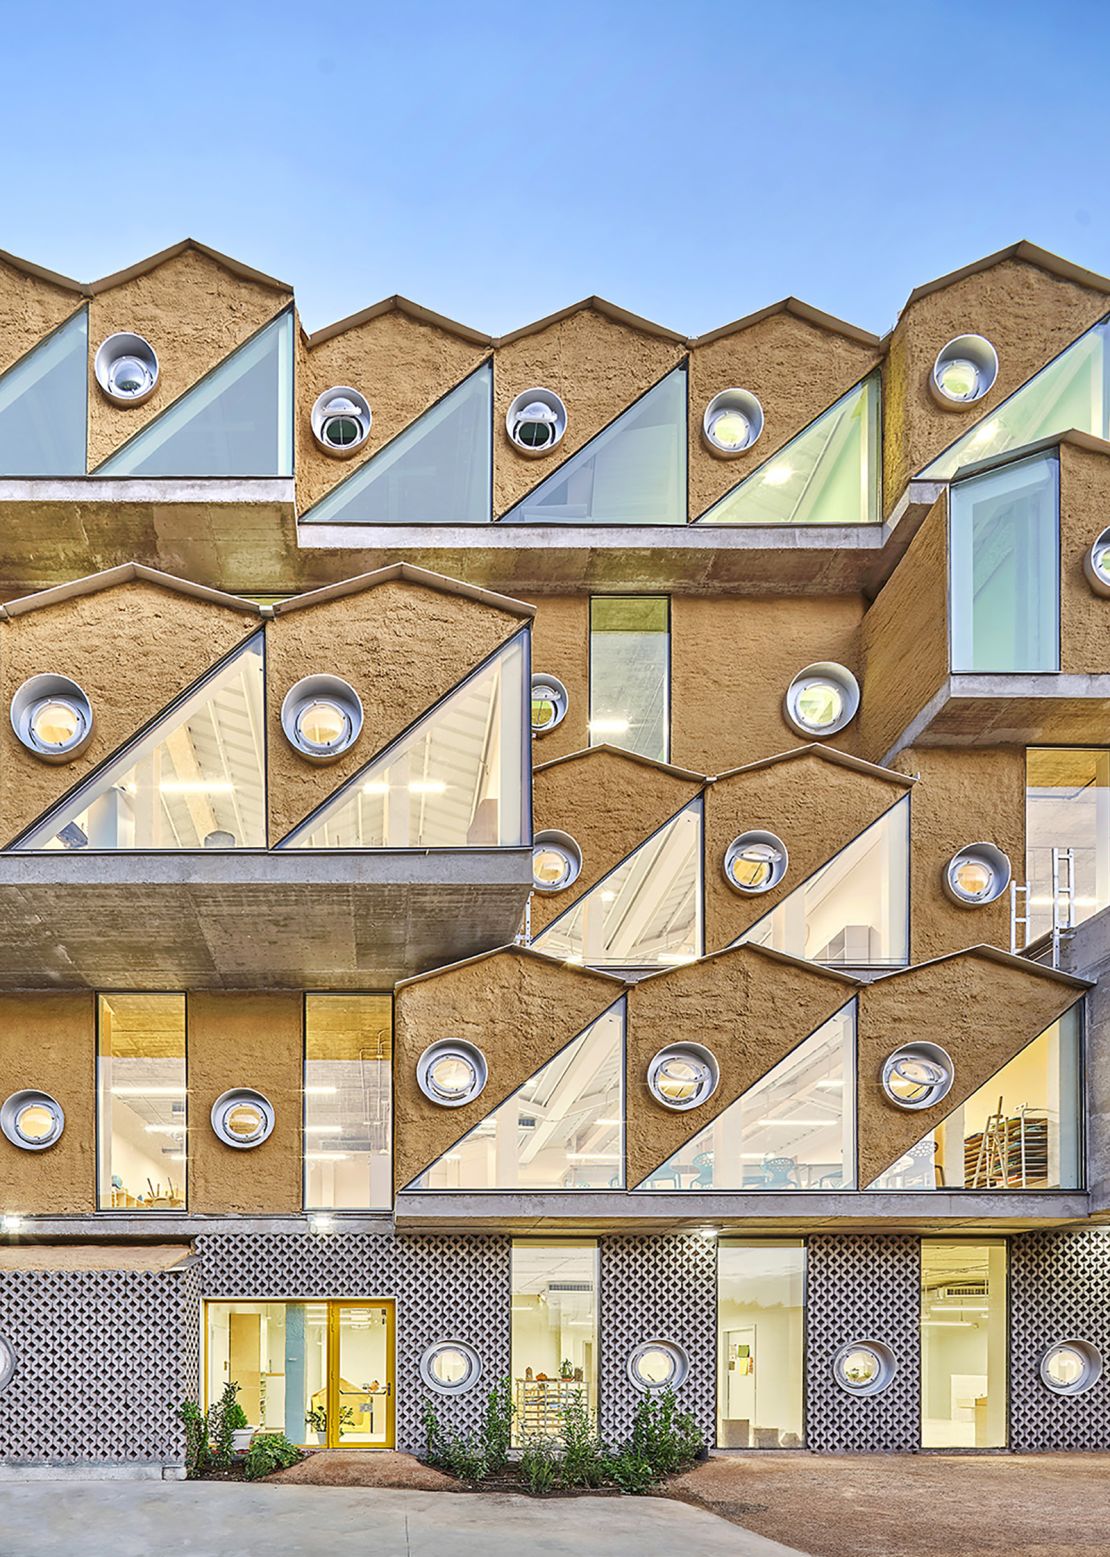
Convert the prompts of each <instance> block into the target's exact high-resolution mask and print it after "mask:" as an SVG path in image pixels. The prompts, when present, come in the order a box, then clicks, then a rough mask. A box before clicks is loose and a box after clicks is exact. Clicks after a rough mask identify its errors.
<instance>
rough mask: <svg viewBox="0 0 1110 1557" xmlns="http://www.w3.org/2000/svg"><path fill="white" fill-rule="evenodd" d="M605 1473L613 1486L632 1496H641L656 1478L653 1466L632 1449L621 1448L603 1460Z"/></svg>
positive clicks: (648, 1489) (647, 1490)
mask: <svg viewBox="0 0 1110 1557" xmlns="http://www.w3.org/2000/svg"><path fill="white" fill-rule="evenodd" d="M605 1474H606V1477H607V1478H608V1480H609V1481H611V1482H612V1483H613V1485H614V1486H615V1487H619V1488H620V1490H621V1491H622V1492H627V1493H629V1494H630V1495H631V1496H633V1497H643V1495H644V1493H645V1492H650V1491H651V1489H652V1487H653V1486H654V1485H655V1482H656V1480H657V1477H656V1474H655V1468H654V1466H652V1465H651V1463H650V1462H649V1461H648V1460H644V1459H641V1458H640V1456H639V1455H638V1454H636V1453H635V1452H634V1451H633V1450H632V1449H622V1450H621V1452H620V1453H619V1454H614V1455H611V1456H610V1457H609V1459H607V1460H606V1462H605Z"/></svg>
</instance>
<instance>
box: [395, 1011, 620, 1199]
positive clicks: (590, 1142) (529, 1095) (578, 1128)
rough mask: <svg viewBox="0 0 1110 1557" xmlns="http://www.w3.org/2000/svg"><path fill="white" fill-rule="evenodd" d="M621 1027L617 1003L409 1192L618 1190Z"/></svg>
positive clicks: (484, 1120)
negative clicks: (424, 1190)
mask: <svg viewBox="0 0 1110 1557" xmlns="http://www.w3.org/2000/svg"><path fill="white" fill-rule="evenodd" d="M624 1020H625V1003H624V1000H623V999H622V1000H618V1001H617V1003H616V1005H613V1006H610V1007H609V1009H608V1011H604V1012H603V1013H602V1014H601V1016H599V1017H598V1018H597V1020H596V1021H595V1022H592V1023H591V1024H590V1026H589V1027H587V1028H586V1030H585V1032H582V1033H579V1035H578V1037H577V1038H575V1039H574V1040H573V1042H571V1043H569V1044H567V1046H566V1048H564V1049H561V1050H560V1051H559V1053H558V1054H557V1055H556V1056H555V1058H554V1059H553V1060H549V1061H548V1062H547V1064H546V1065H544V1066H543V1067H542V1068H541V1069H540V1070H538V1071H536V1073H535V1075H533V1076H532V1077H530V1079H529V1080H528V1081H526V1082H525V1083H524V1085H523V1086H522V1087H521V1088H520V1090H519V1091H517V1092H514V1093H513V1095H512V1097H510V1098H509V1099H508V1101H507V1102H504V1103H502V1104H501V1105H500V1107H498V1108H495V1109H494V1110H493V1112H492V1113H491V1114H488V1115H487V1116H486V1118H485V1119H483V1120H482V1122H481V1124H478V1125H475V1127H474V1129H473V1130H471V1131H469V1132H468V1133H467V1134H466V1135H464V1136H463V1138H462V1140H461V1141H458V1142H456V1144H455V1145H454V1146H452V1148H451V1150H450V1151H449V1152H446V1153H445V1154H444V1155H443V1156H442V1157H441V1158H440V1159H439V1161H438V1162H435V1163H433V1164H432V1166H431V1167H430V1168H427V1169H425V1171H424V1172H423V1173H422V1174H420V1176H419V1178H417V1179H414V1180H413V1182H412V1184H410V1185H409V1188H410V1189H432V1190H444V1189H532V1190H537V1189H623V1187H624Z"/></svg>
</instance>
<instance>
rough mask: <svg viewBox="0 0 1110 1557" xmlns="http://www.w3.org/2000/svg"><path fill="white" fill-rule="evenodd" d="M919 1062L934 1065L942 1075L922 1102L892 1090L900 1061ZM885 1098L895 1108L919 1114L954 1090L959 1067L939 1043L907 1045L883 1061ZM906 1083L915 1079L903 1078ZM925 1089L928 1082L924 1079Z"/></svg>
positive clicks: (895, 1050) (940, 1101)
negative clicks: (901, 1095)
mask: <svg viewBox="0 0 1110 1557" xmlns="http://www.w3.org/2000/svg"><path fill="white" fill-rule="evenodd" d="M900 1061H902V1062H907V1061H908V1062H913V1061H917V1062H919V1063H922V1064H924V1065H925V1066H932V1067H935V1069H936V1070H937V1071H938V1072H939V1074H938V1076H937V1078H936V1080H935V1081H934V1083H933V1084H932V1086H929V1087H928V1090H927V1092H926V1094H925V1095H924V1096H923V1097H922V1098H921V1099H920V1100H919V1101H914V1100H913V1099H911V1098H903V1097H899V1096H898V1094H897V1093H896V1092H895V1091H894V1090H893V1088H892V1085H891V1082H892V1079H893V1077H894V1075H895V1072H896V1069H897V1067H898V1064H899V1062H900ZM880 1079H881V1082H882V1088H883V1095H884V1096H885V1098H886V1100H887V1102H888V1103H893V1104H894V1106H895V1108H902V1109H906V1110H907V1111H908V1112H910V1113H916V1112H917V1111H918V1110H919V1109H922V1108H932V1107H933V1106H934V1105H935V1104H937V1103H942V1102H943V1101H944V1099H945V1098H946V1097H947V1096H948V1094H949V1092H951V1090H952V1085H953V1082H954V1081H955V1079H956V1066H955V1063H954V1062H953V1059H952V1056H951V1055H950V1054H949V1053H948V1050H947V1049H942V1048H941V1046H940V1044H939V1043H927V1042H921V1043H904V1044H901V1045H900V1046H899V1047H898V1048H897V1049H894V1050H893V1051H892V1052H891V1053H890V1054H888V1055H887V1057H886V1059H885V1060H884V1061H883V1068H882V1073H881V1078H880ZM903 1080H905V1081H909V1082H910V1083H911V1084H912V1079H911V1078H909V1077H906V1076H905V1075H903ZM919 1084H920V1085H922V1086H927V1085H928V1083H927V1082H925V1081H924V1080H922V1081H921V1082H920V1083H919Z"/></svg>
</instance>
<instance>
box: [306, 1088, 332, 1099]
mask: <svg viewBox="0 0 1110 1557" xmlns="http://www.w3.org/2000/svg"><path fill="white" fill-rule="evenodd" d="M338 1091H339V1088H338V1087H305V1089H304V1095H305V1097H334V1096H335V1094H336V1093H337V1092H338Z"/></svg>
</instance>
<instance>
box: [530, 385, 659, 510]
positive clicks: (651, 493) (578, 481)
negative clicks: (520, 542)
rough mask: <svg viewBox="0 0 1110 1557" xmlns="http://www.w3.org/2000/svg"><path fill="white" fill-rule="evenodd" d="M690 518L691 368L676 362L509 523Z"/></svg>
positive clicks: (542, 485)
mask: <svg viewBox="0 0 1110 1557" xmlns="http://www.w3.org/2000/svg"><path fill="white" fill-rule="evenodd" d="M516 520H520V521H530V522H532V523H533V524H685V522H686V370H685V368H675V370H674V372H673V373H668V375H667V377H666V378H664V379H661V380H660V381H659V383H658V384H656V385H655V387H654V388H653V389H649V390H648V392H647V394H646V395H644V396H643V397H642V398H641V399H639V400H637V402H636V404H635V405H633V406H630V407H629V408H628V410H627V411H624V412H622V414H621V415H620V416H618V417H617V419H616V421H615V422H611V423H610V425H609V426H608V427H606V428H605V430H604V431H603V432H600V433H598V435H597V437H596V438H592V439H591V440H590V442H589V443H587V444H586V446H585V447H584V448H582V449H579V451H578V453H577V454H572V455H571V456H570V458H569V459H568V460H567V461H566V463H565V464H563V465H560V466H559V468H558V469H557V470H555V471H553V472H552V474H551V475H550V476H548V478H547V480H546V481H544V482H541V483H540V485H539V486H538V487H537V488H536V489H535V491H534V492H531V493H529V495H528V496H527V497H526V498H525V499H524V500H523V502H520V503H518V504H517V505H516V507H515V508H513V509H511V510H510V511H509V512H508V513H507V514H506V515H505V519H504V521H503V522H506V521H508V522H512V521H516Z"/></svg>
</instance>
